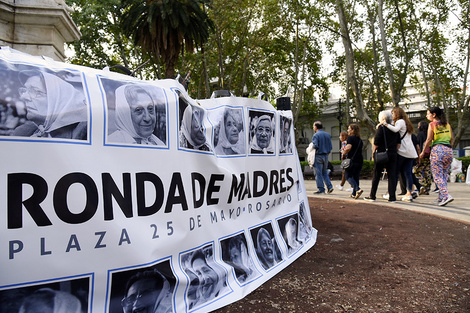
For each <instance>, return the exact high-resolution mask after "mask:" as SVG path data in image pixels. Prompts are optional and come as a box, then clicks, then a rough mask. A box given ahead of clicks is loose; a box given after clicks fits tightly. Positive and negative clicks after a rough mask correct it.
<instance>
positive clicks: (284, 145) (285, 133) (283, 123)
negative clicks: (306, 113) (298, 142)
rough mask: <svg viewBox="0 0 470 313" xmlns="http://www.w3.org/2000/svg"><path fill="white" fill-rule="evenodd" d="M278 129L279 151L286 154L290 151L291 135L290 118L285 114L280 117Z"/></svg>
mask: <svg viewBox="0 0 470 313" xmlns="http://www.w3.org/2000/svg"><path fill="white" fill-rule="evenodd" d="M279 124H280V125H279V126H280V127H279V128H280V129H279V134H280V135H279V137H280V145H279V153H280V154H286V153H292V137H291V125H292V119H291V118H289V117H286V116H281V117H280V123H279Z"/></svg>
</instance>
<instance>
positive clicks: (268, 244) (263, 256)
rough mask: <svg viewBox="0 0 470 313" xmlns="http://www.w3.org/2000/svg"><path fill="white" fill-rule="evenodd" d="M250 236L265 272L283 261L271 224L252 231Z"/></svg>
mask: <svg viewBox="0 0 470 313" xmlns="http://www.w3.org/2000/svg"><path fill="white" fill-rule="evenodd" d="M250 234H251V238H252V240H253V245H254V247H255V251H256V256H257V258H258V261H259V262H260V264H261V266H262V267H263V268H264V269H265V270H268V269H270V268H271V267H273V266H275V265H276V264H278V263H279V262H281V261H282V254H281V250H280V249H279V245H278V243H277V240H276V237H275V236H274V231H273V227H272V225H271V223H268V224H264V225H263V226H260V227H257V228H254V229H251V230H250Z"/></svg>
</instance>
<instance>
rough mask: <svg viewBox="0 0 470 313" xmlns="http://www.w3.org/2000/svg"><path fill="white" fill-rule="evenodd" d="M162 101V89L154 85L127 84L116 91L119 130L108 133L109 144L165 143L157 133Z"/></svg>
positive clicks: (161, 144)
mask: <svg viewBox="0 0 470 313" xmlns="http://www.w3.org/2000/svg"><path fill="white" fill-rule="evenodd" d="M158 101H159V102H161V103H163V102H164V101H165V100H164V95H163V91H162V90H161V89H160V88H158V87H154V86H150V85H140V84H126V85H122V86H119V87H118V88H117V89H116V91H115V102H114V105H115V111H114V112H115V114H114V116H115V118H114V121H115V126H116V128H117V129H116V131H114V132H112V133H111V134H110V135H109V136H108V142H109V143H124V144H140V145H157V146H163V145H165V143H164V142H163V141H162V140H160V138H158V137H157V136H155V134H154V132H155V126H156V123H157V103H158Z"/></svg>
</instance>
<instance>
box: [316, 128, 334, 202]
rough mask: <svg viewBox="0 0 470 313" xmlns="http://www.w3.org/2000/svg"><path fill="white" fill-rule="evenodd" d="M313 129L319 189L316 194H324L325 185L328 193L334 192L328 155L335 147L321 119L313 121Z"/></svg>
mask: <svg viewBox="0 0 470 313" xmlns="http://www.w3.org/2000/svg"><path fill="white" fill-rule="evenodd" d="M313 131H314V132H315V134H314V135H313V138H312V143H313V148H315V149H316V152H315V164H314V167H315V180H316V183H317V188H318V190H317V191H315V192H314V194H324V193H325V185H326V188H328V193H332V192H333V190H334V189H333V184H332V183H331V180H330V176H329V175H328V155H329V154H330V152H331V150H332V149H333V144H332V143H331V136H330V134H328V133H327V132H325V131H324V130H323V124H322V122H320V121H316V122H315V123H313Z"/></svg>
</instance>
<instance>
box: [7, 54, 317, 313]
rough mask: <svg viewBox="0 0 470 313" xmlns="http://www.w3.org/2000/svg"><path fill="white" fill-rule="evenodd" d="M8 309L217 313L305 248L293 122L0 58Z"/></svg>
mask: <svg viewBox="0 0 470 313" xmlns="http://www.w3.org/2000/svg"><path fill="white" fill-rule="evenodd" d="M0 84H1V88H0V104H1V112H0V113H1V116H0V118H1V120H0V126H1V127H0V147H1V151H2V157H1V160H2V162H1V172H0V177H1V178H0V191H1V195H2V200H1V202H0V212H1V229H0V245H1V247H2V249H1V250H0V251H1V255H0V269H1V275H0V312H22V313H27V312H32V311H31V308H32V307H33V308H36V309H37V308H41V309H42V310H43V311H44V312H54V313H59V312H60V313H62V312H67V313H71V312H72V313H75V312H77V313H78V312H113V313H114V312H125V313H128V312H192V311H197V312H208V311H211V310H214V309H217V308H220V307H222V306H224V305H227V304H229V303H232V302H234V301H236V300H238V299H241V298H243V297H244V296H245V295H247V294H248V293H250V292H252V291H253V290H255V289H256V288H257V287H259V286H260V285H261V284H263V283H264V282H266V281H267V280H268V279H269V278H271V277H273V276H274V275H275V274H276V273H278V272H279V271H281V270H282V269H284V268H285V267H286V266H288V265H289V264H291V263H292V262H293V261H294V260H295V259H296V258H298V257H299V256H300V255H302V254H303V253H305V252H306V251H307V250H308V249H309V248H311V247H312V246H313V245H314V244H315V241H316V235H317V231H316V230H315V229H314V228H313V227H312V223H311V217H310V213H309V212H310V211H309V206H308V200H307V196H306V192H305V185H304V182H303V178H302V172H301V169H300V164H299V161H298V155H297V151H296V149H295V145H294V132H293V125H292V113H291V112H290V111H276V110H275V109H274V108H273V106H272V105H271V104H270V103H269V102H266V101H262V100H256V99H248V98H238V97H225V98H216V99H208V100H194V99H191V98H190V97H189V96H188V94H187V93H186V91H185V90H184V88H183V87H182V86H181V85H180V84H179V83H177V82H176V81H174V80H161V81H140V80H137V79H135V78H132V77H129V76H124V75H120V74H116V73H112V72H107V71H100V70H94V69H89V68H85V67H80V66H74V65H70V64H65V63H59V62H55V61H52V60H50V59H47V58H39V57H32V56H29V55H25V54H22V53H19V52H17V51H14V50H10V49H8V48H4V47H2V48H1V50H0Z"/></svg>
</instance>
